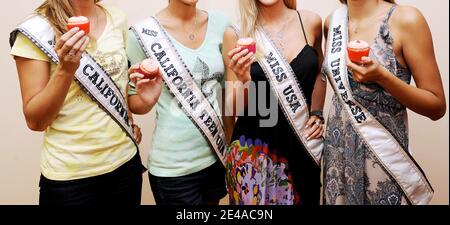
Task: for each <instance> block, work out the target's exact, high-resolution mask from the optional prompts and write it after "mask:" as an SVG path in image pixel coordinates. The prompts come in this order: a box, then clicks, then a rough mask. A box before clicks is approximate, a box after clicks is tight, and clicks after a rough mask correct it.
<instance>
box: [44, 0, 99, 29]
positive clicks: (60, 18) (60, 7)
mask: <svg viewBox="0 0 450 225" xmlns="http://www.w3.org/2000/svg"><path fill="white" fill-rule="evenodd" d="M100 1H101V0H95V3H98V2H100ZM35 12H36V13H37V14H39V15H41V16H44V17H45V18H46V19H47V20H48V21H49V22H50V24H51V25H52V27H53V30H54V31H55V34H56V36H61V35H62V34H64V33H65V32H67V28H66V25H67V20H68V19H69V18H70V17H72V16H75V14H74V11H73V8H72V5H70V1H69V0H45V1H44V3H42V4H41V5H40V6H39V7H38V8H37V9H36V10H35Z"/></svg>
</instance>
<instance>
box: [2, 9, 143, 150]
mask: <svg viewBox="0 0 450 225" xmlns="http://www.w3.org/2000/svg"><path fill="white" fill-rule="evenodd" d="M18 32H20V33H22V34H23V35H25V36H26V37H27V38H29V39H30V40H31V41H32V42H33V43H34V44H35V45H36V46H37V47H38V48H39V49H40V50H42V51H43V52H44V53H45V54H46V55H47V56H48V57H49V58H50V59H51V60H52V62H53V63H55V64H58V63H59V59H58V55H57V54H56V52H55V49H54V45H55V34H54V32H53V28H52V27H51V25H50V24H49V22H48V21H47V20H46V19H45V18H43V17H41V16H34V17H32V18H30V19H28V20H27V21H25V22H24V23H22V24H21V25H19V26H18V27H17V28H16V29H15V30H14V31H13V32H12V33H11V37H10V44H11V46H12V45H13V44H14V42H15V39H16V37H17V33H18ZM75 81H76V82H77V83H78V84H79V85H80V87H81V88H82V89H83V90H84V91H85V92H86V94H87V95H88V96H89V97H91V98H92V100H93V101H94V102H96V103H97V104H98V106H99V107H100V108H101V109H102V110H104V111H105V112H106V113H107V114H108V115H109V116H110V117H111V118H112V119H113V120H114V121H115V122H116V123H117V124H118V125H119V126H120V127H121V128H122V130H123V131H124V132H125V133H126V134H127V135H128V137H130V138H131V140H133V142H134V144H135V145H136V147H138V144H137V143H136V142H135V140H134V138H133V137H134V136H133V129H132V127H131V125H130V124H129V117H128V108H127V102H126V100H125V98H124V97H123V95H122V93H121V92H120V90H119V88H118V87H117V86H116V84H115V83H114V81H113V80H112V79H111V77H110V76H109V75H108V74H107V73H106V72H105V70H104V69H103V68H102V67H101V66H100V65H99V64H98V63H97V62H96V61H95V60H94V58H93V57H92V56H90V55H89V54H88V53H86V52H85V53H83V55H82V58H81V61H80V67H79V68H78V70H77V71H76V72H75Z"/></svg>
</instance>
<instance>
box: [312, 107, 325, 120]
mask: <svg viewBox="0 0 450 225" xmlns="http://www.w3.org/2000/svg"><path fill="white" fill-rule="evenodd" d="M313 116H315V117H317V118H319V119H320V120H322V121H325V118H324V117H323V111H322V110H313V111H311V113H310V117H313Z"/></svg>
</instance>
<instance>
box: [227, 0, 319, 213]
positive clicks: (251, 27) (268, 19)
mask: <svg viewBox="0 0 450 225" xmlns="http://www.w3.org/2000/svg"><path fill="white" fill-rule="evenodd" d="M239 4H240V8H241V21H244V22H245V23H243V24H241V26H240V27H241V28H242V29H240V31H239V35H240V36H241V37H249V36H251V37H254V31H255V25H256V24H258V26H261V27H263V28H264V30H266V31H267V33H268V36H269V37H270V38H271V39H272V40H273V41H274V42H275V44H276V45H277V47H278V49H280V51H281V52H282V54H283V55H284V58H285V59H287V60H288V62H290V66H291V67H292V70H293V72H294V74H295V77H296V79H297V80H298V81H299V84H300V86H301V89H302V91H303V93H304V95H305V99H306V102H307V104H308V107H309V109H310V110H312V111H315V113H312V114H314V115H312V114H311V115H312V116H311V117H310V119H309V121H308V122H307V125H309V126H310V128H309V138H321V137H322V134H323V132H324V129H323V128H322V120H323V119H322V117H321V115H320V114H321V111H322V107H323V103H324V98H325V89H326V83H325V81H324V80H322V79H321V76H320V74H321V73H320V66H321V61H322V57H323V56H322V49H321V45H322V25H321V24H322V21H321V18H320V17H319V16H318V15H316V14H315V13H313V12H309V11H305V10H301V11H296V1H295V0H294V1H292V0H289V1H288V0H284V1H282V0H264V1H263V0H241V1H239ZM246 24H247V25H246ZM237 33H238V32H235V31H234V30H232V29H231V28H230V29H228V30H227V31H226V32H225V38H224V51H223V52H225V53H228V54H225V55H224V59H225V61H226V63H227V65H228V68H227V80H228V81H229V82H234V83H240V82H242V83H243V84H248V83H250V82H253V83H254V84H255V86H256V89H255V90H254V92H253V91H248V96H251V95H253V96H256V98H255V99H256V100H257V101H256V103H255V104H257V105H254V106H253V107H257V108H258V109H259V108H261V107H259V106H261V105H264V106H265V103H266V102H268V101H270V100H269V98H272V99H273V98H276V97H274V96H275V93H273V92H272V91H271V88H270V83H269V81H268V80H267V78H266V75H265V74H264V72H263V70H262V68H261V66H260V65H259V64H258V63H254V59H252V58H253V57H254V55H253V54H252V53H251V52H250V53H249V52H248V51H247V50H242V51H241V49H240V48H236V47H235V46H236V41H237V39H238V35H237ZM258 41H259V40H257V42H258ZM284 43H289V46H288V45H286V44H284ZM257 45H258V46H262V43H261V42H259V43H258V44H257ZM263 51H264V50H263V49H258V52H259V53H262V52H263ZM256 57H260V56H258V53H257V54H256ZM260 84H264V86H260ZM293 85H297V84H293ZM236 89H237V88H235V90H234V91H236V92H240V91H242V89H241V90H240V91H239V90H236ZM242 92H244V91H242ZM262 92H263V93H265V95H264V94H261V93H262ZM228 96H233V97H234V100H235V102H236V99H237V98H238V97H239V96H236V95H228ZM228 96H227V98H228ZM244 98H246V97H244ZM253 103H254V102H251V103H250V100H248V105H247V106H248V107H242V108H241V107H240V106H237V109H236V112H237V114H235V115H239V113H238V111H241V110H242V111H241V112H244V113H243V114H242V116H241V115H239V117H238V119H237V121H236V123H235V126H234V124H232V125H231V126H228V129H229V130H233V129H230V127H233V126H234V130H233V134H232V137H231V146H230V148H229V151H228V159H227V164H226V167H227V175H226V177H227V184H228V194H229V197H230V203H231V204H238V205H293V204H317V205H318V204H319V203H320V167H319V166H318V165H317V164H316V163H315V161H314V160H313V159H312V158H311V157H310V155H309V153H308V152H307V150H306V149H305V147H304V146H303V144H302V142H301V141H299V140H298V138H297V136H296V134H295V132H294V130H292V128H291V126H290V125H289V122H288V120H287V119H286V117H285V115H284V113H283V111H282V109H281V106H279V105H278V104H274V107H273V108H272V110H271V111H270V115H269V116H267V115H262V113H261V112H257V113H256V116H253V115H251V113H250V112H251V109H250V105H251V104H253ZM236 112H235V113H236ZM317 112H319V113H317ZM274 115H277V117H278V118H277V120H274V126H271V127H265V126H263V125H261V123H260V122H261V121H262V120H265V119H267V118H269V117H271V116H274ZM224 121H227V119H225V120H224ZM234 122H235V121H234V117H232V118H231V123H234ZM228 125H230V124H228Z"/></svg>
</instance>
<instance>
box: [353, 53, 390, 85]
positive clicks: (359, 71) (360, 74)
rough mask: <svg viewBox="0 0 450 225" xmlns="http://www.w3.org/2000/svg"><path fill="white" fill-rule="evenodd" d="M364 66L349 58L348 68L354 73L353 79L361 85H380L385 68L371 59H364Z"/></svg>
mask: <svg viewBox="0 0 450 225" xmlns="http://www.w3.org/2000/svg"><path fill="white" fill-rule="evenodd" d="M362 61H363V65H361V66H360V65H357V64H355V63H354V62H352V61H351V60H350V59H349V58H348V56H347V66H348V68H349V69H351V70H352V71H353V79H354V80H355V81H356V82H359V83H378V82H379V81H380V80H382V79H383V76H384V73H383V72H384V68H383V67H382V66H380V65H379V64H378V63H377V62H375V61H374V60H373V59H372V58H370V57H362Z"/></svg>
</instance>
